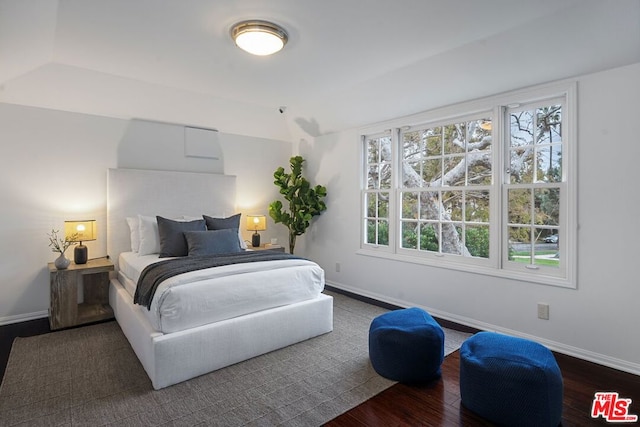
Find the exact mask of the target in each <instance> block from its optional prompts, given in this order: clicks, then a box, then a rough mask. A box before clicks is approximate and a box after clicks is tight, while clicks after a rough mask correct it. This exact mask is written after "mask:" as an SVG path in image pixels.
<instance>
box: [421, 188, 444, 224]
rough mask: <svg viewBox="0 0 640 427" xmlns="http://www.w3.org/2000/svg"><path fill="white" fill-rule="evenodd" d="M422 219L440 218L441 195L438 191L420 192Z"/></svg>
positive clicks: (435, 219) (436, 219) (434, 219)
mask: <svg viewBox="0 0 640 427" xmlns="http://www.w3.org/2000/svg"><path fill="white" fill-rule="evenodd" d="M420 219H428V220H433V221H438V220H440V196H439V194H438V192H436V191H424V192H422V193H420Z"/></svg>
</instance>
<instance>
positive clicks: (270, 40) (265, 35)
mask: <svg viewBox="0 0 640 427" xmlns="http://www.w3.org/2000/svg"><path fill="white" fill-rule="evenodd" d="M231 38H232V39H233V40H234V41H235V42H236V45H237V46H238V47H239V48H240V49H243V50H245V51H247V52H249V53H251V54H253V55H259V56H265V55H271V54H274V53H276V52H278V51H279V50H281V49H282V48H283V47H284V45H285V44H287V40H288V39H289V36H288V35H287V32H286V31H285V30H284V29H283V28H281V27H279V26H278V25H276V24H273V23H271V22H267V21H257V20H251V21H242V22H238V23H237V24H236V25H234V26H233V28H231Z"/></svg>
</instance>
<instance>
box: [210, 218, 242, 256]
mask: <svg viewBox="0 0 640 427" xmlns="http://www.w3.org/2000/svg"><path fill="white" fill-rule="evenodd" d="M240 216H242V214H235V215H232V216H230V217H227V218H213V217H210V216H207V215H202V217H203V218H204V220H205V221H206V222H207V230H224V229H227V228H235V229H236V230H237V231H238V241H239V242H240V247H241V248H242V249H246V248H247V245H246V243H245V242H244V239H243V238H242V234H240Z"/></svg>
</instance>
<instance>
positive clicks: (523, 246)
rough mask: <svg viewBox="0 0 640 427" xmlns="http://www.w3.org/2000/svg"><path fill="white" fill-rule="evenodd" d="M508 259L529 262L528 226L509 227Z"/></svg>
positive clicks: (529, 233)
mask: <svg viewBox="0 0 640 427" xmlns="http://www.w3.org/2000/svg"><path fill="white" fill-rule="evenodd" d="M509 260H511V261H515V262H523V263H526V264H531V228H530V227H509Z"/></svg>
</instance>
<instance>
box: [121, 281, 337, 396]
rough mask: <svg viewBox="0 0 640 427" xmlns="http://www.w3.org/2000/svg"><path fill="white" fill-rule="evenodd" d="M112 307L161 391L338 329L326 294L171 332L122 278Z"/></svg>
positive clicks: (330, 299) (143, 364) (153, 382)
mask: <svg viewBox="0 0 640 427" xmlns="http://www.w3.org/2000/svg"><path fill="white" fill-rule="evenodd" d="M109 303H110V304H111V307H112V308H113V312H114V314H115V317H116V320H117V321H118V324H119V325H120V328H121V329H122V331H123V332H124V335H125V336H126V337H127V339H128V340H129V343H130V344H131V347H132V348H133V350H134V351H135V353H136V355H137V356H138V359H139V360H140V362H141V363H142V366H143V367H144V369H145V371H146V372H147V375H149V378H150V379H151V382H152V384H153V388H154V389H156V390H158V389H161V388H164V387H167V386H170V385H173V384H177V383H179V382H182V381H186V380H188V379H191V378H195V377H197V376H199V375H203V374H206V373H207V372H211V371H215V370H217V369H220V368H224V367H225V366H229V365H232V364H234V363H238V362H241V361H243V360H247V359H250V358H252V357H255V356H259V355H261V354H264V353H268V352H270V351H273V350H277V349H279V348H282V347H286V346H288V345H291V344H295V343H297V342H300V341H304V340H307V339H309V338H313V337H315V336H318V335H322V334H324V333H327V332H331V331H332V330H333V298H332V297H330V296H328V295H325V294H320V295H319V296H318V297H317V298H314V299H312V300H307V301H302V302H299V303H295V304H291V305H287V306H282V307H276V308H273V309H269V310H264V311H259V312H256V313H251V314H247V315H244V316H240V317H235V318H232V319H227V320H223V321H220V322H216V323H210V324H207V325H203V326H198V327H196V328H192V329H187V330H184V331H179V332H173V333H170V334H163V333H160V332H157V331H156V330H154V329H153V328H152V327H151V325H150V323H149V321H148V320H147V318H146V316H145V315H144V313H142V310H143V309H144V308H143V307H141V306H138V305H134V304H133V301H132V299H131V295H129V293H128V292H127V291H126V290H125V289H124V287H123V286H122V285H121V284H120V282H119V281H118V280H117V279H112V280H111V284H110V287H109Z"/></svg>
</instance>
